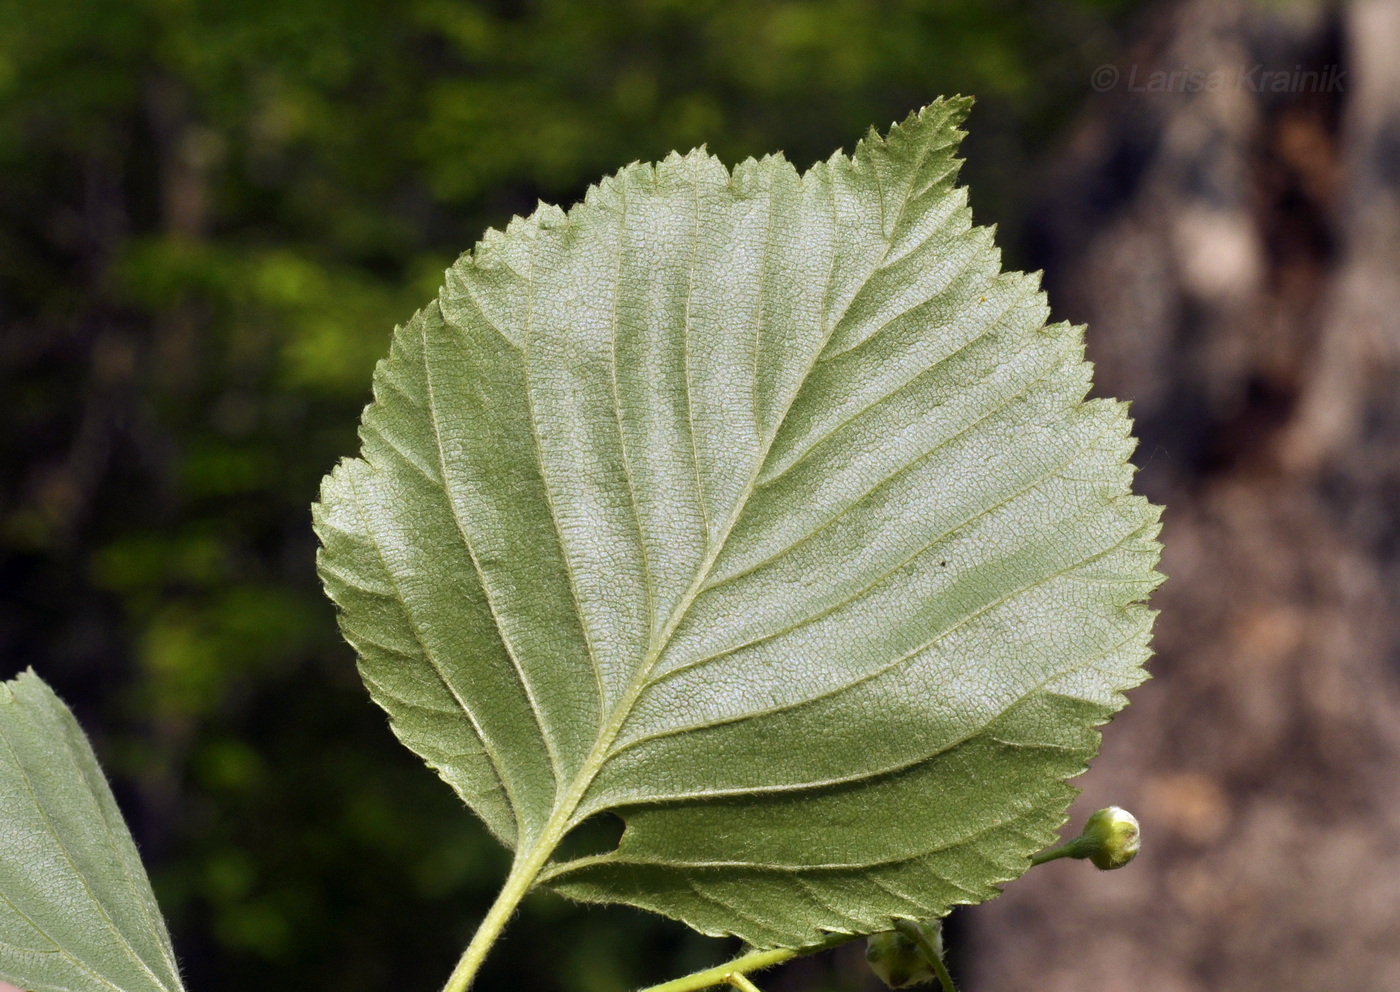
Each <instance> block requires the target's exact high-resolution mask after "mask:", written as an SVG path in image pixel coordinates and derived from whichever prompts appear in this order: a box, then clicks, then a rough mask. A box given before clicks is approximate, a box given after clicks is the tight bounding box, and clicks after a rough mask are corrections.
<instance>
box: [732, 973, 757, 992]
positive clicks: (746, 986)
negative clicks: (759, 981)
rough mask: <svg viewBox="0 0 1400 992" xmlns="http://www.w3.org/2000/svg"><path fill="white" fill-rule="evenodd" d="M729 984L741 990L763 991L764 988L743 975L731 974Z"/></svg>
mask: <svg viewBox="0 0 1400 992" xmlns="http://www.w3.org/2000/svg"><path fill="white" fill-rule="evenodd" d="M729 984H730V985H732V986H734V987H735V988H736V989H738V990H739V992H762V990H761V989H760V988H759V987H758V986H757V985H755V984H754V983H753V982H751V981H749V980H748V979H747V978H745V977H744V976H743V975H730V976H729Z"/></svg>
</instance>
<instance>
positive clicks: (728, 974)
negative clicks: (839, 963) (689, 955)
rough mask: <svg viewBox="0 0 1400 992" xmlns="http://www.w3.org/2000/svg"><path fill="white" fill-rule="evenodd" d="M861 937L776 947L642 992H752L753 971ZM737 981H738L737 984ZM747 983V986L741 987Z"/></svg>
mask: <svg viewBox="0 0 1400 992" xmlns="http://www.w3.org/2000/svg"><path fill="white" fill-rule="evenodd" d="M861 936H862V935H861V934H850V933H837V934H832V935H831V936H830V937H828V938H827V939H826V940H824V941H822V942H821V943H820V944H813V945H811V946H810V947H800V948H792V947H775V948H773V949H771V950H766V951H750V952H749V953H747V954H741V955H739V956H738V957H737V958H734V959H733V960H731V961H726V962H725V963H724V964H721V965H716V966H715V967H713V968H706V969H705V970H703V971H696V972H692V973H691V974H689V975H684V976H682V977H680V978H673V979H671V981H669V982H662V983H661V984H660V985H649V986H647V987H646V988H644V989H640V990H639V992H699V990H700V989H708V988H714V987H715V986H716V985H726V984H728V985H733V986H734V987H735V988H739V989H746V990H747V992H752V990H753V983H752V982H750V981H749V980H748V979H747V978H745V977H744V976H745V975H746V974H748V973H749V972H752V971H760V970H762V969H764V968H771V967H772V966H773V965H775V964H782V963H783V962H784V961H791V960H792V959H793V958H799V957H805V956H806V955H808V954H816V953H817V952H819V951H825V950H828V949H829V948H832V947H839V946H841V945H842V944H849V943H850V942H851V941H853V940H859V939H860V937H861ZM736 979H737V981H736ZM740 982H744V983H746V984H742V985H741V984H739V983H740Z"/></svg>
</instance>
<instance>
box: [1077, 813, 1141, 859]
mask: <svg viewBox="0 0 1400 992" xmlns="http://www.w3.org/2000/svg"><path fill="white" fill-rule="evenodd" d="M1141 840H1142V831H1141V829H1140V828H1139V827H1138V821H1137V817H1135V816H1133V814H1131V813H1129V812H1128V811H1127V810H1125V809H1122V808H1120V807H1118V806H1105V807H1104V808H1103V809H1101V810H1099V811H1098V812H1097V813H1095V814H1094V815H1093V816H1091V817H1089V820H1088V822H1087V823H1085V824H1084V832H1083V833H1081V834H1080V835H1079V837H1078V838H1076V840H1075V841H1074V842H1073V843H1074V844H1075V845H1076V847H1079V848H1080V849H1081V850H1082V851H1083V853H1082V854H1081V853H1076V855H1075V857H1080V858H1088V859H1089V860H1090V861H1091V862H1093V864H1094V867H1095V868H1100V869H1102V870H1104V871H1109V870H1111V869H1114V868H1122V867H1123V866H1124V865H1126V864H1127V863H1128V862H1129V861H1131V860H1133V858H1135V857H1137V853H1138V845H1139V844H1140V843H1141Z"/></svg>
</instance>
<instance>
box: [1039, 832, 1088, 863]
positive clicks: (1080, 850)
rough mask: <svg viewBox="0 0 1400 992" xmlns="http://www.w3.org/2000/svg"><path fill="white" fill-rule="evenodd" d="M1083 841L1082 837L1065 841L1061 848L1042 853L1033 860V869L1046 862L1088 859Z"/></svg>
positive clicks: (1053, 848)
mask: <svg viewBox="0 0 1400 992" xmlns="http://www.w3.org/2000/svg"><path fill="white" fill-rule="evenodd" d="M1083 839H1084V838H1082V837H1076V838H1074V840H1067V841H1065V842H1064V843H1063V844H1061V845H1060V846H1059V847H1052V848H1050V849H1048V850H1045V851H1041V852H1040V853H1039V854H1037V855H1035V856H1034V857H1032V858H1031V867H1032V868H1034V867H1035V866H1036V865H1043V864H1045V862H1047V861H1054V860H1056V859H1057V858H1083V857H1087V856H1088V854H1087V852H1086V851H1085V850H1084V844H1083V843H1082V841H1083Z"/></svg>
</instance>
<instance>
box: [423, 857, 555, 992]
mask: <svg viewBox="0 0 1400 992" xmlns="http://www.w3.org/2000/svg"><path fill="white" fill-rule="evenodd" d="M539 850H540V847H536V848H535V851H539ZM531 853H532V855H533V854H534V852H533V851H532V852H531ZM544 855H545V857H546V858H547V857H548V856H549V852H548V851H545V852H544ZM539 860H542V859H537V858H536V857H525V858H517V859H516V862H515V864H514V865H512V866H511V869H510V874H509V875H508V876H506V882H505V884H504V885H503V886H501V891H500V894H499V895H497V896H496V901H495V902H494V903H492V904H491V908H490V909H489V910H487V912H486V916H485V918H484V919H483V920H482V921H481V925H480V926H479V927H477V930H476V933H475V934H474V935H473V936H472V941H471V943H470V944H468V945H467V949H466V950H465V951H463V952H462V957H461V958H460V959H459V960H458V961H457V967H456V968H453V969H452V975H451V977H450V978H448V979H447V984H446V985H445V986H443V992H466V988H467V986H469V985H470V984H471V981H472V979H473V978H475V977H476V973H477V972H478V971H479V970H480V969H481V963H482V961H484V960H486V952H487V951H489V950H490V949H491V945H492V944H494V943H495V942H496V938H497V937H499V936H500V935H501V931H502V930H503V929H505V925H506V921H507V920H509V919H510V916H511V914H512V913H514V912H515V909H516V907H517V906H519V905H520V900H522V899H524V898H525V893H527V892H529V891H530V887H531V886H532V885H534V882H535V876H536V875H538V874H539V870H540V864H538V863H535V862H537V861H539Z"/></svg>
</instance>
